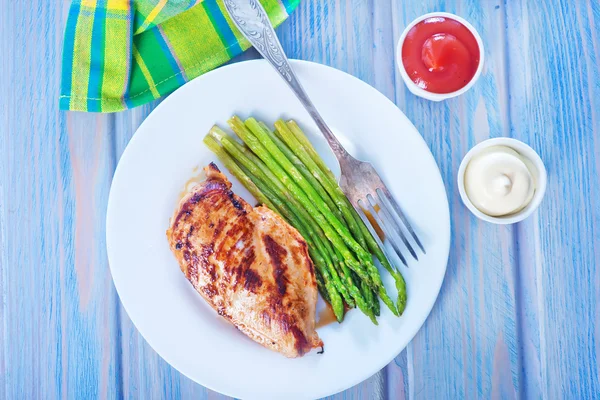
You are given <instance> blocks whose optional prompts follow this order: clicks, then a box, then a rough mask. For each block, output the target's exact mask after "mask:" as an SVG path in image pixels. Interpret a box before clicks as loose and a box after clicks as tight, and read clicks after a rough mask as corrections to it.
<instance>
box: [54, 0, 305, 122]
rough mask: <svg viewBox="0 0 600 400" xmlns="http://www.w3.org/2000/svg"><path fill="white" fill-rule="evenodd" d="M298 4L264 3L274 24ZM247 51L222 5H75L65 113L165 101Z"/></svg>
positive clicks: (287, 0) (123, 0)
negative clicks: (200, 77) (198, 77)
mask: <svg viewBox="0 0 600 400" xmlns="http://www.w3.org/2000/svg"><path fill="white" fill-rule="evenodd" d="M299 1H300V0H261V3H262V4H263V6H264V7H265V10H266V11H267V13H268V14H269V16H270V18H271V22H273V24H274V25H279V24H280V23H281V22H283V21H284V20H285V19H286V17H287V16H288V15H289V13H291V12H292V10H293V9H294V8H296V6H297V5H298V2H299ZM249 47H250V44H249V43H248V41H247V40H246V39H245V38H244V37H243V36H242V34H241V33H240V32H239V31H238V30H237V29H236V28H235V27H234V25H233V23H232V22H231V20H230V19H229V15H228V14H227V11H225V8H224V6H223V0H204V1H203V0H74V1H73V3H72V4H71V8H70V10H69V16H68V19H67V27H66V31H65V40H64V48H63V65H62V84H61V92H60V108H61V109H63V110H77V111H95V112H113V111H121V110H124V109H127V108H131V107H136V106H139V105H141V104H144V103H147V102H149V101H152V100H154V99H157V98H159V97H161V96H164V95H166V94H168V93H170V92H172V91H173V90H175V89H177V88H178V87H179V86H181V85H183V84H184V83H185V82H187V81H188V80H190V79H193V78H195V77H197V76H198V75H201V74H203V73H205V72H207V71H210V70H211V69H213V68H216V67H217V66H219V65H221V64H223V63H225V62H226V61H228V60H230V59H231V58H232V57H234V56H236V55H238V54H240V53H241V52H243V51H244V50H246V49H247V48H249Z"/></svg>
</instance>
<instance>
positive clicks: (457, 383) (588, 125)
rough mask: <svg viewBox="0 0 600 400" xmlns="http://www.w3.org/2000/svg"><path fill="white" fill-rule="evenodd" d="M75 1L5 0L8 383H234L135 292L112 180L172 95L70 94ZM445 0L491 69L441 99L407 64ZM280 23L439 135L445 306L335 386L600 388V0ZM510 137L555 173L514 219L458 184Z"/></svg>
mask: <svg viewBox="0 0 600 400" xmlns="http://www.w3.org/2000/svg"><path fill="white" fill-rule="evenodd" d="M68 3H69V1H68V0H54V1H47V0H31V1H24V0H17V1H9V0H2V1H0V4H2V7H1V9H2V11H1V12H0V84H1V86H0V195H1V196H2V197H1V198H0V288H1V290H0V305H1V307H0V398H6V399H51V398H78V399H93V398H123V397H126V398H132V399H138V398H139V399H158V398H195V399H198V398H199V399H209V398H210V399H216V398H220V397H222V396H220V395H218V394H216V393H214V392H211V391H209V390H207V389H205V388H203V387H201V386H199V385H197V384H195V383H194V382H192V381H190V380H189V379H187V378H186V377H184V376H182V375H181V374H179V373H178V372H177V371H176V370H174V369H173V368H171V367H170V366H169V365H168V364H167V363H166V362H164V361H163V360H162V359H161V358H160V357H159V356H158V355H157V354H156V353H155V352H154V351H153V350H152V349H151V348H150V347H149V346H148V344H146V342H145V341H144V340H143V339H142V337H141V336H140V335H139V333H138V332H137V331H136V329H135V328H134V327H133V325H132V323H131V321H130V320H129V318H128V316H127V314H126V313H125V312H124V310H123V308H122V306H121V304H120V303H119V299H118V297H117V294H116V292H115V289H114V287H113V284H112V281H111V276H110V272H109V268H108V265H107V257H106V249H105V223H104V221H105V214H106V204H107V197H108V192H109V188H110V184H111V178H112V176H113V172H114V170H115V166H116V163H117V161H118V160H119V157H120V156H121V154H122V152H123V150H124V148H125V146H126V145H127V142H128V141H129V139H130V138H131V136H132V135H133V133H134V132H135V130H136V128H137V127H138V126H139V124H140V123H141V122H142V121H143V120H144V118H145V117H146V116H147V115H148V113H149V112H150V111H151V110H152V108H153V106H155V105H156V104H154V105H148V106H144V107H140V108H138V109H134V110H131V111H128V112H123V113H119V114H113V115H100V114H81V113H66V112H61V111H59V110H58V107H57V106H58V93H59V80H60V55H61V47H62V34H63V29H64V25H65V17H66V14H67V10H68ZM430 11H449V12H454V13H456V14H459V15H461V16H463V17H464V18H466V19H467V20H469V21H470V22H471V23H472V24H473V25H474V26H475V27H476V28H477V29H478V30H479V32H480V33H481V36H482V38H483V41H484V43H485V45H486V64H485V67H484V71H483V75H482V76H481V78H480V80H479V81H478V83H477V84H476V85H475V87H474V88H473V89H472V90H470V91H469V92H468V93H467V94H465V95H463V96H461V97H459V98H456V99H453V100H450V101H446V102H443V103H432V102H429V101H426V100H422V99H419V98H416V97H415V96H413V95H411V94H410V93H409V91H408V90H407V89H406V88H405V86H404V84H403V83H402V81H401V79H400V77H399V74H398V73H397V70H396V65H395V62H394V50H395V45H396V41H397V39H398V37H399V35H400V33H401V32H402V30H403V28H404V26H406V24H407V23H408V22H410V21H411V20H412V19H413V18H415V17H417V16H418V15H421V14H423V13H426V12H430ZM278 33H279V35H280V38H281V39H282V42H283V44H284V47H285V50H286V51H287V52H288V54H289V55H290V57H293V58H300V59H304V60H311V61H316V62H320V63H324V64H327V65H331V66H333V67H336V68H339V69H341V70H344V71H347V72H349V73H351V74H353V75H355V76H357V77H359V78H360V79H363V80H364V81H366V82H368V83H369V84H371V85H373V86H374V87H376V88H377V89H378V90H380V91H381V92H383V93H384V94H385V95H386V96H388V97H389V98H390V99H392V100H393V101H395V102H396V104H397V105H398V106H399V107H400V109H402V110H403V111H404V112H405V113H406V115H407V116H408V117H409V118H410V119H411V120H412V121H413V123H414V124H415V125H416V127H417V129H418V130H419V131H420V132H421V134H422V135H423V137H424V138H425V140H426V142H427V143H428V144H429V146H430V148H431V150H432V152H433V154H434V156H435V158H436V160H437V162H438V164H439V166H440V169H441V171H442V176H443V178H444V181H445V184H446V189H447V191H448V196H449V202H450V208H451V213H452V247H451V252H450V259H449V264H448V272H447V274H446V278H445V281H444V285H443V288H442V291H441V294H440V297H439V299H438V301H437V303H436V305H435V307H434V309H433V311H432V313H431V315H430V317H429V319H428V320H427V322H426V323H425V325H424V326H423V328H422V329H421V331H420V332H419V333H418V334H417V336H416V337H415V339H414V340H413V341H412V343H411V344H410V345H409V346H408V347H407V349H406V350H405V351H403V352H402V353H401V354H399V355H398V356H397V357H396V359H395V360H394V362H392V363H391V364H390V365H388V366H387V367H386V368H385V369H384V370H383V371H381V372H379V373H377V374H376V375H375V376H373V377H372V378H370V379H368V380H367V381H366V382H363V383H361V384H359V385H357V386H356V387H354V388H351V389H349V390H347V391H346V392H344V393H341V394H339V395H337V396H334V397H335V398H340V399H341V398H352V399H374V398H393V399H396V398H418V399H438V398H439V399H445V398H447V399H457V398H499V399H509V398H516V397H527V398H532V399H536V398H547V399H592V398H596V399H597V398H599V396H600V369H599V367H598V363H599V362H600V305H599V304H598V300H599V299H600V267H599V265H600V239H599V238H600V67H599V63H600V2H599V1H598V0H560V1H559V0H540V1H533V0H506V1H502V0H494V1H492V0H460V1H459V0H457V1H452V0H446V1H444V0H422V1H413V0H411V1H408V0H337V1H335V0H303V2H302V3H301V5H300V7H299V9H298V10H297V11H296V12H295V13H294V14H293V16H292V17H291V18H290V19H289V20H288V21H287V22H286V23H284V24H283V26H281V28H279V29H278ZM254 56H255V53H252V52H249V53H247V54H246V55H244V56H243V58H244V59H245V58H251V57H254ZM497 136H511V137H515V138H517V139H520V140H523V141H525V142H527V143H529V144H530V145H531V146H532V147H533V148H534V149H536V150H537V151H538V152H539V153H540V155H541V157H542V159H543V160H544V161H545V163H546V165H547V168H548V172H549V181H548V191H547V194H546V198H545V200H544V202H543V203H542V205H541V207H540V209H539V211H538V212H537V213H536V214H535V215H534V216H533V217H531V218H529V219H528V220H526V221H525V222H523V223H521V224H518V225H516V226H494V225H490V224H487V223H483V222H481V221H479V220H477V219H475V218H474V217H473V216H472V215H471V214H470V213H469V212H468V211H467V210H466V209H465V207H464V206H463V205H462V203H461V201H460V199H459V195H458V190H457V188H456V183H455V175H456V172H457V169H458V165H459V163H460V160H461V158H462V156H463V155H464V154H465V153H466V152H467V150H468V149H469V148H471V147H472V146H473V145H475V144H476V143H477V142H479V141H481V140H483V139H486V138H488V137H497ZM265 384H268V377H265ZM307 384H310V382H307Z"/></svg>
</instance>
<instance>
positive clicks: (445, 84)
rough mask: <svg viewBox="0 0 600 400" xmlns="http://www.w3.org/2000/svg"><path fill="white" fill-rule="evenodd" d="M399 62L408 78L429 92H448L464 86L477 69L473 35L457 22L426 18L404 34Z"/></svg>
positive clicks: (477, 50)
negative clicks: (400, 60) (400, 61)
mask: <svg viewBox="0 0 600 400" xmlns="http://www.w3.org/2000/svg"><path fill="white" fill-rule="evenodd" d="M402 63H403V64H404V69H405V70H406V73H407V74H408V76H409V77H410V79H411V80H412V81H413V82H414V83H416V84H417V85H418V86H419V87H420V88H422V89H424V90H427V91H428V92H432V93H451V92H455V91H457V90H459V89H461V88H463V87H465V86H466V85H467V84H468V83H469V82H470V81H471V79H472V78H473V76H474V75H475V72H476V71H477V67H478V66H479V46H478V45H477V40H476V39H475V36H473V34H472V33H471V31H469V29H468V28H467V27H466V26H464V25H463V24H461V23H460V22H458V21H456V20H453V19H450V18H446V17H430V18H427V19H425V20H423V21H421V22H419V23H418V24H416V25H415V26H413V27H412V28H411V30H410V31H408V34H407V35H406V38H405V39H404V44H403V45H402Z"/></svg>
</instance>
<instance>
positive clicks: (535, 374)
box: [506, 0, 600, 399]
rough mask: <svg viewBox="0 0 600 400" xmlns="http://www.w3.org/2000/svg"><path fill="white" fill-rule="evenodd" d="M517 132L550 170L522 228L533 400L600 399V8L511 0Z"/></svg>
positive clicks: (526, 364) (526, 353) (526, 358)
mask: <svg viewBox="0 0 600 400" xmlns="http://www.w3.org/2000/svg"><path fill="white" fill-rule="evenodd" d="M506 12H507V21H511V29H510V30H508V34H507V39H508V43H509V47H508V55H509V58H508V61H509V63H508V71H509V75H510V79H509V91H510V94H511V104H510V110H509V112H510V124H511V133H512V134H513V135H514V136H515V137H517V138H519V139H521V140H523V141H525V142H528V143H530V144H531V146H532V147H534V148H535V149H536V150H537V151H538V152H539V153H540V155H541V157H542V159H543V160H544V161H545V163H546V167H547V169H548V172H549V180H548V190H547V194H546V198H545V200H544V202H543V203H542V205H541V207H540V210H539V213H538V215H537V216H536V218H533V219H531V220H529V221H527V222H525V223H523V224H521V225H520V226H519V229H518V231H517V236H516V240H518V241H519V244H520V254H519V255H520V257H519V261H520V272H521V279H520V283H521V286H520V293H521V295H520V298H521V299H522V337H523V340H522V341H523V344H522V348H523V368H524V370H525V371H527V376H526V380H525V382H526V384H525V385H524V393H525V394H526V395H527V396H529V397H531V398H540V397H544V398H578V399H588V398H590V399H591V398H597V397H598V393H600V375H599V374H600V372H599V371H600V370H599V368H598V360H599V359H600V344H599V342H598V339H599V333H600V307H598V304H597V302H598V299H599V298H600V268H599V266H600V242H599V239H598V233H599V232H598V229H599V228H598V221H599V219H600V213H599V208H600V203H599V201H598V198H599V190H600V189H599V187H598V179H599V178H598V176H599V175H598V174H599V172H600V168H599V164H598V163H599V162H600V161H599V158H598V155H599V154H600V151H599V150H600V140H599V139H598V136H599V135H600V114H598V113H599V111H600V84H599V82H600V70H599V60H600V32H599V25H598V18H599V17H600V4H599V3H598V2H597V1H579V2H571V1H567V0H564V1H560V2H558V1H557V2H552V3H544V2H528V1H514V2H507V10H506Z"/></svg>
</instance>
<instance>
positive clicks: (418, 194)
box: [106, 61, 450, 399]
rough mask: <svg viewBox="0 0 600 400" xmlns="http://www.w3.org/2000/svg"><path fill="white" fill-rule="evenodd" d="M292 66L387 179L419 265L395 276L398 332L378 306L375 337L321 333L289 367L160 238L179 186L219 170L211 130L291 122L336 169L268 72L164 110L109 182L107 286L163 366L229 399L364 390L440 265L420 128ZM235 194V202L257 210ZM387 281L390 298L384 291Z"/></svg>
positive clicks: (362, 91) (319, 72)
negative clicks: (215, 303) (417, 242)
mask: <svg viewBox="0 0 600 400" xmlns="http://www.w3.org/2000/svg"><path fill="white" fill-rule="evenodd" d="M293 65H294V69H295V70H296V72H297V74H298V77H299V78H300V80H301V81H302V83H303V85H304V87H305V88H306V90H307V92H308V94H309V95H310V97H311V98H312V99H313V101H314V103H315V104H316V106H317V108H318V109H319V110H320V111H321V113H322V115H323V117H324V118H325V120H326V121H327V122H328V123H329V124H330V126H331V128H332V129H333V130H334V132H336V134H337V135H338V136H339V137H340V139H341V140H342V141H343V143H344V144H347V146H348V150H349V151H350V152H351V153H353V154H354V155H355V156H357V157H359V158H361V159H363V160H368V161H371V162H372V163H373V164H374V165H375V167H376V168H377V170H378V171H379V172H380V173H381V174H382V176H383V178H384V180H385V181H386V182H387V184H388V187H389V188H390V190H391V191H392V193H393V195H394V197H395V198H396V199H397V200H398V202H399V203H400V204H401V206H402V207H403V209H404V210H405V212H406V213H407V215H408V216H409V218H410V219H411V221H412V223H413V226H414V227H415V229H416V230H417V232H418V234H419V235H420V237H421V239H422V240H423V242H424V245H425V247H426V249H427V255H422V256H421V257H420V261H419V262H418V263H417V262H416V261H414V260H410V261H409V263H410V265H411V267H412V268H410V269H406V268H402V273H403V274H404V276H405V278H406V281H407V285H408V295H409V297H408V304H407V308H406V311H405V313H404V315H403V316H402V317H401V318H397V317H394V316H393V315H392V314H391V313H390V312H389V311H388V310H387V309H386V308H385V306H384V305H382V307H381V309H382V315H381V317H380V318H379V326H374V325H373V324H372V323H371V322H370V321H369V319H368V318H367V317H365V316H364V315H362V314H361V313H360V312H357V311H351V312H349V313H348V314H347V317H346V319H345V321H344V322H343V323H342V324H331V325H327V326H324V327H322V328H320V329H319V330H318V332H319V335H320V336H321V338H322V339H323V341H324V343H325V353H324V354H322V355H318V354H316V352H313V353H311V354H308V355H306V356H304V357H303V358H299V359H286V358H285V357H283V356H281V355H279V354H277V353H275V352H272V351H270V350H267V349H265V348H263V347H261V346H260V345H258V344H256V343H254V342H253V341H251V340H250V339H248V338H247V337H245V336H244V335H243V334H242V333H240V332H239V331H237V330H236V329H235V328H234V327H233V325H230V324H229V323H227V322H226V321H225V320H224V319H222V318H221V317H219V316H218V315H217V314H216V313H215V312H214V311H213V310H212V309H211V308H210V307H209V306H208V305H207V304H206V303H205V302H204V300H203V299H202V298H201V297H200V296H199V295H198V294H197V293H196V292H195V290H194V289H193V288H192V286H191V285H190V284H189V283H188V281H187V280H186V278H185V277H184V275H183V274H182V273H181V271H180V269H179V266H178V265H177V261H176V260H175V258H174V257H173V255H172V254H171V251H170V250H169V246H168V244H167V239H166V236H165V231H166V229H167V227H168V224H169V218H170V216H171V214H172V213H173V210H174V208H175V207H176V205H177V201H178V199H179V196H180V193H181V191H182V189H183V187H184V185H185V183H186V181H188V179H190V177H192V176H193V175H194V174H195V173H194V169H195V168H200V169H201V168H202V167H203V166H205V165H207V164H208V163H209V162H210V161H213V160H215V157H214V156H213V154H212V153H211V152H210V151H209V150H208V149H207V148H206V147H205V146H204V145H203V143H202V138H203V137H204V135H205V134H206V133H207V132H208V130H209V129H210V127H211V126H212V125H213V124H215V123H218V124H219V125H221V126H222V127H224V128H225V127H227V125H226V120H227V119H228V118H229V117H230V116H231V115H233V114H238V115H240V116H241V117H242V118H244V117H248V116H255V117H257V118H259V119H261V120H264V121H266V122H267V123H269V124H272V123H273V122H275V120H277V119H278V118H280V117H283V118H293V119H295V120H296V121H297V122H298V123H299V124H300V125H301V126H302V127H303V128H304V129H305V131H306V133H307V134H308V135H309V136H310V138H311V140H313V142H316V143H317V150H318V151H319V152H320V153H321V154H322V155H323V156H324V158H325V160H326V162H328V164H329V165H330V166H331V167H332V169H333V170H334V172H335V171H339V167H338V166H337V165H336V163H335V162H334V159H333V155H332V154H331V153H330V152H329V151H327V147H326V144H325V142H324V140H323V139H322V138H321V136H320V133H319V132H318V130H317V128H316V126H315V125H314V124H313V122H312V120H311V119H310V117H309V116H308V114H307V113H306V111H305V110H304V109H303V108H302V106H301V105H300V103H299V102H298V101H297V100H296V98H295V97H294V95H293V94H292V92H291V91H290V90H289V89H288V88H287V86H286V85H285V83H284V82H283V81H282V80H281V79H280V78H279V77H278V76H277V75H276V73H275V72H274V71H273V70H271V67H270V66H269V65H268V64H267V63H266V62H264V61H248V62H243V63H238V64H233V65H229V66H226V67H223V68H219V69H217V70H215V71H213V72H210V73H208V74H206V75H203V76H201V77H199V78H197V79H195V80H193V81H192V82H190V83H188V84H186V85H185V86H183V87H182V88H180V89H179V90H177V91H176V92H175V93H173V94H172V95H171V96H169V97H168V98H167V99H166V100H165V101H163V102H162V103H161V104H160V105H159V106H158V107H157V108H156V110H154V111H153V112H152V114H151V115H150V116H149V117H148V118H147V119H146V120H145V121H144V123H143V124H142V125H141V126H140V128H139V129H138V131H137V132H136V134H135V136H134V137H133V139H132V140H131V142H130V143H129V146H127V149H126V150H125V152H124V153H123V156H122V157H121V160H120V162H119V165H118V167H117V170H116V172H115V176H114V179H113V183H112V188H111V192H110V198H109V202H108V215H107V222H106V236H107V247H108V257H109V261H110V267H111V271H112V276H113V279H114V282H115V287H116V288H117V291H118V293H119V296H120V298H121V301H122V303H123V306H124V307H125V309H126V310H127V313H128V314H129V317H130V318H131V320H132V321H133V323H134V324H135V326H136V327H137V329H138V330H139V331H140V333H141V334H142V336H143V337H144V338H145V339H146V340H147V341H148V343H149V344H150V346H152V348H153V349H154V350H156V352H157V353H158V354H159V355H160V356H161V357H163V358H164V359H165V360H166V361H167V362H168V363H169V364H171V365H172V366H173V367H175V368H176V369H177V370H179V371H180V372H181V373H183V374H184V375H186V376H188V377H189V378H191V379H193V380H194V381H196V382H198V383H199V384H201V385H203V386H206V387H208V388H210V389H212V390H216V391H218V392H221V393H224V394H227V395H229V396H233V397H237V398H244V399H249V398H260V399H264V398H286V399H289V398H317V397H322V396H326V395H330V394H333V393H336V392H339V391H342V390H344V389H347V388H349V387H351V386H353V385H355V384H358V383H360V382H361V381H363V380H365V379H367V378H369V377H370V376H371V375H373V374H375V373H376V372H377V371H378V370H380V369H381V368H383V367H385V365H386V364H388V363H389V362H390V361H392V359H393V358H394V357H395V356H396V355H397V354H398V353H399V352H400V351H402V349H404V348H405V347H406V345H407V344H408V342H409V341H410V340H411V339H412V338H413V337H414V335H415V334H416V333H417V331H418V330H419V328H420V327H421V325H423V322H424V321H425V319H426V318H427V315H428V314H429V312H430V311H431V308H432V307H433V304H434V302H435V299H436V298H437V295H438V292H439V290H440V286H441V284H442V280H443V278H444V273H445V271H446V263H447V260H448V251H449V246H450V217H449V210H448V201H447V198H446V192H445V190H444V185H443V182H442V179H441V176H440V173H439V170H438V168H437V165H436V163H435V160H434V159H433V157H432V155H431V153H430V152H429V149H428V148H427V145H426V144H425V142H424V141H423V139H422V138H421V136H420V135H419V133H418V132H417V130H416V129H415V128H414V126H413V125H412V124H411V123H410V121H409V120H408V119H407V118H406V116H404V114H403V113H402V112H401V111H400V110H399V109H398V108H397V107H396V106H395V105H394V104H393V103H392V102H390V101H389V100H388V99H387V98H386V97H385V96H383V95H382V94H380V93H379V92H377V91H376V90H375V89H373V88H372V87H370V86H369V85H367V84H365V83H364V82H362V81H360V80H358V79H356V78H354V77H352V76H350V75H348V74H346V73H343V72H341V71H338V70H335V69H333V68H330V67H326V66H323V65H319V64H314V63H309V62H303V61H294V62H293ZM217 164H218V165H219V166H220V167H221V164H219V163H218V162H217ZM223 170H224V171H225V169H223ZM228 175H229V174H228ZM229 176H230V175H229ZM232 181H233V189H234V191H235V192H236V193H238V194H239V195H241V196H242V197H243V198H245V199H246V200H248V201H251V202H253V201H254V199H252V197H251V196H250V195H249V194H248V192H247V191H246V190H245V189H244V188H243V187H242V186H241V185H240V184H239V183H238V182H237V181H236V180H235V179H233V178H232ZM384 275H385V276H386V277H387V275H386V274H385V273H384ZM385 281H386V282H385V283H386V286H388V287H390V288H393V284H391V283H392V282H391V279H385ZM393 293H395V292H393Z"/></svg>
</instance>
